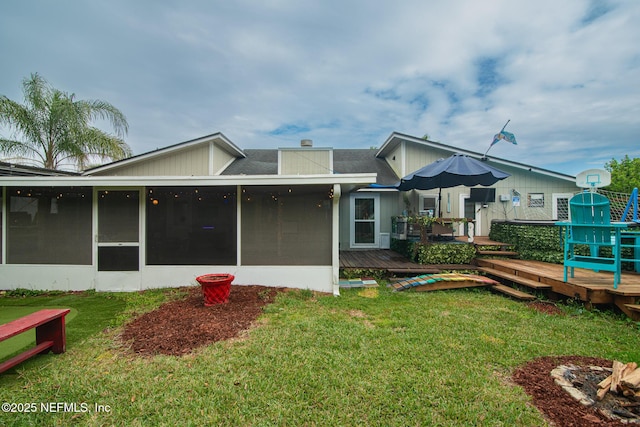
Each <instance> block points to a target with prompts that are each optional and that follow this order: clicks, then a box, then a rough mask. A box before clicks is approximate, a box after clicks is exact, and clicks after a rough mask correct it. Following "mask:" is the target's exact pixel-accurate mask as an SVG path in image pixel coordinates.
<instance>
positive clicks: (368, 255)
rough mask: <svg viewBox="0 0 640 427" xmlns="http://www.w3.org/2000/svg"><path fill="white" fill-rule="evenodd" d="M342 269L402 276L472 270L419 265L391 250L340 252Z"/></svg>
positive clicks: (467, 267) (444, 265) (458, 266)
mask: <svg viewBox="0 0 640 427" xmlns="http://www.w3.org/2000/svg"><path fill="white" fill-rule="evenodd" d="M340 268H358V269H372V270H386V271H389V272H392V273H400V274H419V273H423V274H424V273H440V272H441V271H443V270H462V269H466V270H472V269H474V267H473V266H472V265H468V264H418V263H415V262H411V261H409V260H408V259H407V258H405V257H404V256H402V255H400V254H399V253H397V252H395V251H392V250H389V249H374V250H370V251H364V250H363V251H340Z"/></svg>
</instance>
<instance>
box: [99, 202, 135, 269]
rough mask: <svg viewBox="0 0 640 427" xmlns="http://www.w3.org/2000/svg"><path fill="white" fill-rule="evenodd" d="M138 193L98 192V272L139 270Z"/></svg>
mask: <svg viewBox="0 0 640 427" xmlns="http://www.w3.org/2000/svg"><path fill="white" fill-rule="evenodd" d="M139 236H140V192H139V191H138V190H102V191H98V236H97V239H96V240H97V245H98V271H138V270H139V269H140V265H139V264H140V262H139V259H140V237H139Z"/></svg>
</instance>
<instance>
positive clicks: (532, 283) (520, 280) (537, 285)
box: [477, 267, 552, 291]
mask: <svg viewBox="0 0 640 427" xmlns="http://www.w3.org/2000/svg"><path fill="white" fill-rule="evenodd" d="M477 269H478V270H479V271H482V272H484V273H486V274H488V275H489V276H496V277H500V278H502V279H506V280H510V281H512V282H514V283H517V284H519V285H522V286H526V287H528V288H533V289H535V290H541V291H542V290H547V289H551V288H552V286H551V285H547V284H546V283H541V282H538V281H536V280H532V279H527V278H525V277H521V276H517V275H515V274H511V273H507V272H505V271H500V270H496V269H494V268H490V267H477Z"/></svg>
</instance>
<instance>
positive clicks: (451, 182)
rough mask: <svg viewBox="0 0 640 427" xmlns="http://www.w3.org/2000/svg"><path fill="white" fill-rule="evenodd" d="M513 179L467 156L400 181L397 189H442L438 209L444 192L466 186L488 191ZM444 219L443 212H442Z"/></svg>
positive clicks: (444, 161)
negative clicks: (479, 187)
mask: <svg viewBox="0 0 640 427" xmlns="http://www.w3.org/2000/svg"><path fill="white" fill-rule="evenodd" d="M509 176H511V175H510V174H508V173H506V172H502V171H501V170H499V169H496V168H494V167H493V166H489V165H488V164H487V163H486V162H485V161H482V160H477V159H474V158H473V157H469V156H467V155H464V154H458V153H456V154H454V155H453V156H451V157H448V158H446V159H439V160H436V161H435V162H433V163H430V164H428V165H427V166H424V167H422V168H420V169H418V170H417V171H415V172H413V173H410V174H409V175H407V176H405V177H404V178H402V179H401V180H400V182H399V183H398V184H397V185H396V188H397V189H398V190H400V191H409V190H431V189H434V188H439V189H440V193H439V194H438V206H440V201H441V200H442V189H443V188H450V187H457V186H459V185H464V186H465V187H473V186H475V185H482V186H485V187H488V186H490V185H493V184H495V183H496V182H498V181H500V180H501V179H505V178H507V177H509ZM439 216H442V210H440V212H439Z"/></svg>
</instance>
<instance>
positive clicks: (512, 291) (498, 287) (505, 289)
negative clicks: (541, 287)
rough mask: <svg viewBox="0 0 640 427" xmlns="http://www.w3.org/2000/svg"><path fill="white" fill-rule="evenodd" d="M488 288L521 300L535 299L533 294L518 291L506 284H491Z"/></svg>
mask: <svg viewBox="0 0 640 427" xmlns="http://www.w3.org/2000/svg"><path fill="white" fill-rule="evenodd" d="M490 289H493V290H494V291H497V292H500V293H503V294H505V295H509V296H510V297H513V298H516V299H519V300H522V301H533V300H535V299H536V297H535V296H534V295H531V294H528V293H526V292H522V291H519V290H517V289H514V288H511V287H509V286H506V285H493V286H491V287H490Z"/></svg>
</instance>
